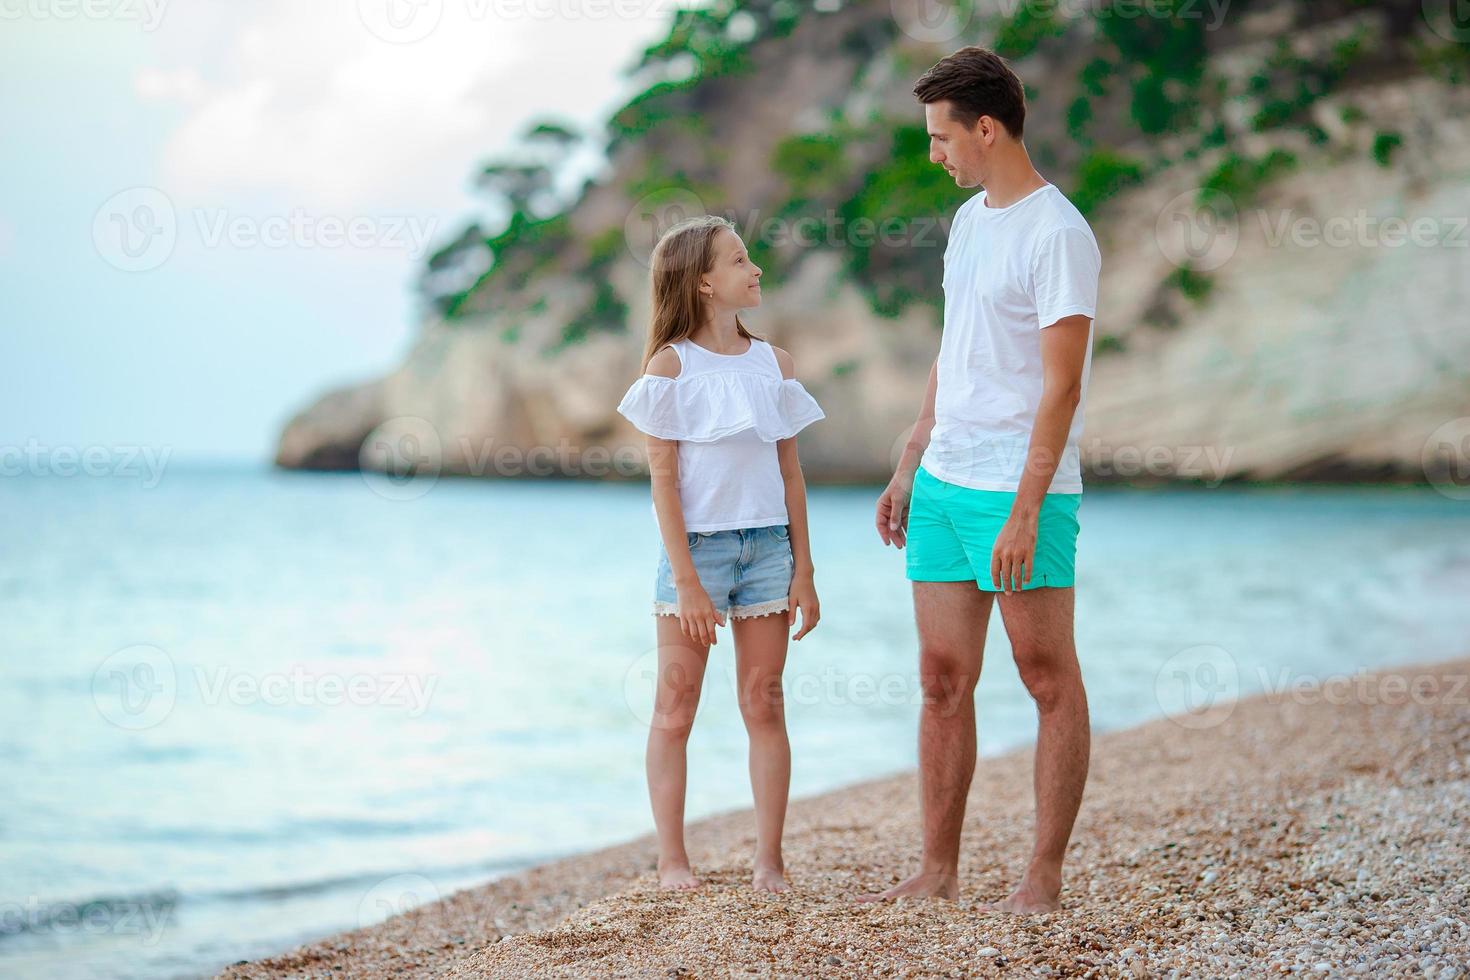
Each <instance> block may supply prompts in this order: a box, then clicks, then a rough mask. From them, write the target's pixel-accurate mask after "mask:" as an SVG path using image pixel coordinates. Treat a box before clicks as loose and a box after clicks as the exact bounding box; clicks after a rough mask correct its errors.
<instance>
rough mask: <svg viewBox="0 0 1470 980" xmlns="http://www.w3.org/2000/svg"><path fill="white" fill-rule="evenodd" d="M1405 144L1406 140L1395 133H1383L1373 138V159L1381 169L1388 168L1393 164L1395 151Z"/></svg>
mask: <svg viewBox="0 0 1470 980" xmlns="http://www.w3.org/2000/svg"><path fill="white" fill-rule="evenodd" d="M1403 142H1404V138H1403V137H1402V136H1400V135H1399V134H1398V133H1395V132H1382V133H1379V134H1378V135H1377V136H1375V137H1373V159H1374V160H1376V161H1377V162H1378V165H1379V166H1380V167H1387V166H1388V165H1389V164H1390V163H1392V162H1393V151H1394V150H1396V149H1398V148H1399V147H1400V146H1401V145H1402V144H1403Z"/></svg>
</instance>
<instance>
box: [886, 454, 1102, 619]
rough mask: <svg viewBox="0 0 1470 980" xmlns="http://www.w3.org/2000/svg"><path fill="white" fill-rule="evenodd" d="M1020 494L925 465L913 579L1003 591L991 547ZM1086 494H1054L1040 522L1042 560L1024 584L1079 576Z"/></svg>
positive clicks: (911, 541) (914, 520) (914, 523)
mask: <svg viewBox="0 0 1470 980" xmlns="http://www.w3.org/2000/svg"><path fill="white" fill-rule="evenodd" d="M1015 499H1016V495H1015V493H1014V492H1012V491H1005V490H974V489H971V488H970V487H962V486H959V485H958V484H954V483H948V482H946V481H944V480H941V479H939V478H938V477H937V476H935V475H934V474H932V473H930V472H929V471H928V470H926V469H924V467H922V466H920V467H919V469H918V471H917V472H916V473H915V474H914V493H913V497H912V499H911V500H910V502H909V522H908V536H907V541H906V544H905V545H904V552H905V554H906V555H907V557H906V558H905V562H906V565H907V568H906V571H907V574H908V578H909V581H911V582H968V581H973V582H974V583H975V584H976V585H977V586H979V587H980V588H981V589H983V590H985V591H986V592H999V591H1000V589H998V588H996V586H995V583H994V582H993V581H991V578H990V552H991V549H992V548H994V546H995V539H996V538H997V537H998V536H999V535H1000V529H1001V528H1002V527H1003V526H1004V525H1005V522H1006V519H1007V518H1008V517H1009V516H1010V514H1011V505H1012V504H1013V503H1014V502H1015ZM1081 502H1082V494H1080V493H1049V494H1047V495H1046V496H1045V497H1044V498H1042V503H1041V515H1040V517H1039V519H1038V520H1037V524H1036V565H1035V568H1034V569H1033V571H1032V573H1031V578H1030V580H1029V581H1028V582H1027V583H1026V584H1025V585H1024V586H1022V588H1023V589H1044V588H1067V587H1069V586H1071V585H1072V582H1073V578H1074V576H1075V567H1076V558H1077V526H1078V525H1077V508H1078V505H1080V504H1081Z"/></svg>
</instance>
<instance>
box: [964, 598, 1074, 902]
mask: <svg viewBox="0 0 1470 980" xmlns="http://www.w3.org/2000/svg"><path fill="white" fill-rule="evenodd" d="M1074 595H1075V593H1074V590H1073V589H1071V588H1040V589H1030V590H1026V591H1022V592H1012V593H1009V594H1007V593H1002V594H1001V596H1000V615H1001V620H1002V622H1004V623H1005V628H1006V635H1007V636H1008V637H1010V641H1011V650H1012V652H1013V653H1014V655H1015V658H1016V668H1017V670H1019V671H1020V674H1021V681H1022V682H1023V683H1024V684H1025V685H1026V690H1028V691H1030V692H1031V697H1032V699H1033V700H1034V701H1035V702H1036V711H1037V716H1038V730H1037V736H1036V770H1035V775H1034V778H1033V782H1034V788H1035V792H1036V845H1035V848H1034V849H1033V850H1032V852H1031V861H1030V863H1029V865H1028V866H1027V868H1026V874H1025V876H1024V877H1022V879H1021V883H1020V884H1019V885H1017V886H1016V890H1015V891H1013V892H1012V893H1011V894H1010V895H1009V896H1008V897H1007V898H1006V899H1005V900H1004V901H1001V902H998V903H996V904H994V905H987V906H985V907H986V908H987V909H991V910H994V911H1000V912H1045V911H1050V910H1052V909H1055V908H1058V907H1059V901H1058V897H1059V895H1060V893H1061V888H1062V860H1063V858H1064V857H1065V856H1066V851H1067V841H1068V840H1069V839H1070V838H1071V836H1072V825H1073V823H1074V822H1075V821H1076V819H1077V810H1078V808H1079V807H1080V806H1081V804H1082V789H1083V786H1084V785H1085V784H1086V783H1087V764H1088V759H1089V757H1090V755H1091V751H1092V735H1091V729H1090V725H1089V721H1088V714H1087V692H1086V690H1085V689H1084V688H1083V686H1082V670H1081V668H1080V667H1079V666H1078V665H1077V647H1076V644H1075V643H1074V641H1073V638H1072V609H1073V599H1074Z"/></svg>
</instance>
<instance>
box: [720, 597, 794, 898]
mask: <svg viewBox="0 0 1470 980" xmlns="http://www.w3.org/2000/svg"><path fill="white" fill-rule="evenodd" d="M786 619H787V616H786V613H784V612H779V613H772V614H771V615H769V616H752V617H750V618H748V619H732V620H730V630H731V632H732V633H733V634H734V637H735V674H736V684H737V687H738V696H739V699H740V713H741V715H743V716H744V718H745V730H746V731H747V732H748V733H749V734H750V788H751V791H752V792H753V794H754V796H755V824H756V831H755V861H754V864H755V874H754V876H753V877H752V879H751V885H752V886H753V887H755V888H757V889H759V890H761V891H773V892H778V891H785V890H786V879H785V877H784V874H785V870H786V868H785V864H784V863H783V862H782V860H781V831H782V827H783V826H784V824H785V822H786V799H787V796H788V794H789V792H790V789H791V743H790V742H788V741H787V739H786V711H785V704H784V701H783V699H782V692H781V672H782V671H783V670H784V669H785V667H786V639H787V635H786V634H787V625H786Z"/></svg>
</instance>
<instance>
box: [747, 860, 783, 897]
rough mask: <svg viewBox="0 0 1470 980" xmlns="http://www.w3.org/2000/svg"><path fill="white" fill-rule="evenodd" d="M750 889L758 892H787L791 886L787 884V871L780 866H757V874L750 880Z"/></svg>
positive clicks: (767, 864) (763, 864) (762, 864)
mask: <svg viewBox="0 0 1470 980" xmlns="http://www.w3.org/2000/svg"><path fill="white" fill-rule="evenodd" d="M750 887H752V888H754V889H755V890H756V891H758V892H784V891H786V890H787V888H788V887H789V886H788V885H787V884H786V875H785V869H784V868H782V866H781V865H779V864H769V863H761V864H757V865H756V866H755V874H753V875H751V878H750Z"/></svg>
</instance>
